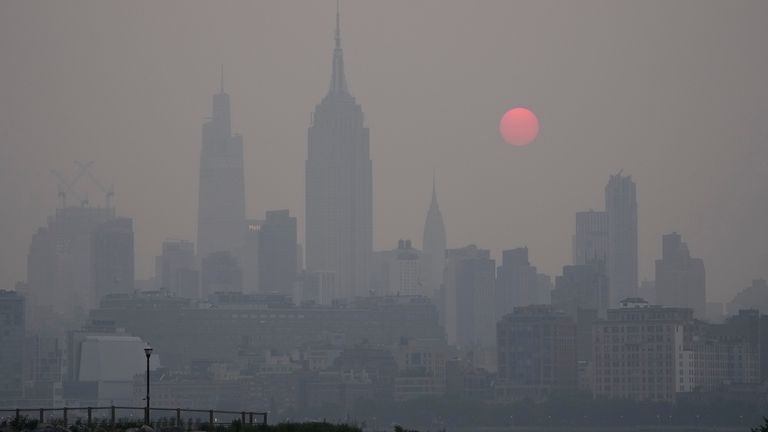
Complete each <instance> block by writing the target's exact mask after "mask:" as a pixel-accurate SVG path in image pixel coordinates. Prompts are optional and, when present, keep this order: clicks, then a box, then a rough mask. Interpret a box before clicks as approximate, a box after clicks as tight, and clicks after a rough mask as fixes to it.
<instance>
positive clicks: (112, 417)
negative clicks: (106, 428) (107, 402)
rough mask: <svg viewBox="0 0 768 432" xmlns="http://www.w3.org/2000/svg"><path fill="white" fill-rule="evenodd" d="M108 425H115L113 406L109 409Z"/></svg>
mask: <svg viewBox="0 0 768 432" xmlns="http://www.w3.org/2000/svg"><path fill="white" fill-rule="evenodd" d="M109 423H110V424H111V425H112V426H114V425H115V406H114V405H112V406H110V407H109Z"/></svg>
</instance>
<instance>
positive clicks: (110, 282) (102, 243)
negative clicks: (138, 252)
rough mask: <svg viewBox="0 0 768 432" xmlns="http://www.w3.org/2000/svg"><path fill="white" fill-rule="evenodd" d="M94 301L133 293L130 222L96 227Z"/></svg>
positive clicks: (122, 220) (131, 223) (93, 261)
mask: <svg viewBox="0 0 768 432" xmlns="http://www.w3.org/2000/svg"><path fill="white" fill-rule="evenodd" d="M91 238H92V245H91V249H92V260H91V262H92V265H93V267H92V268H93V288H94V298H95V300H96V301H99V300H100V299H101V298H102V297H104V296H105V295H108V294H130V293H132V292H133V281H134V278H135V272H134V250H133V220H132V219H129V218H115V219H112V220H109V221H107V222H104V223H103V224H101V225H99V226H98V227H96V230H95V231H94V232H93V235H92V237H91Z"/></svg>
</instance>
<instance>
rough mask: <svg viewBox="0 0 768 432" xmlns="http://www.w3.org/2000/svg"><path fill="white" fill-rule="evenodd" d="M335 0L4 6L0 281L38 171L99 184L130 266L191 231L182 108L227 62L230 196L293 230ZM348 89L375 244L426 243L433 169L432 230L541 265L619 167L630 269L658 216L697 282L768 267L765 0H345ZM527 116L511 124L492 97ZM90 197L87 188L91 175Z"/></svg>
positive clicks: (721, 289)
mask: <svg viewBox="0 0 768 432" xmlns="http://www.w3.org/2000/svg"><path fill="white" fill-rule="evenodd" d="M334 12H335V10H334V5H333V2H331V1H323V2H316V1H312V2H308V1H307V2H304V1H302V2H299V1H282V0H281V1H270V2H250V1H242V2H203V1H166V2H151V1H134V2H103V1H79V2H27V1H6V2H2V3H0V203H1V204H0V238H2V239H3V245H2V247H0V286H4V287H6V288H10V287H12V286H13V283H14V282H15V281H17V280H24V279H25V278H26V276H25V262H26V254H27V250H28V247H29V241H30V238H31V237H32V235H33V233H34V232H35V230H36V229H37V228H38V227H39V226H42V225H44V224H45V220H46V218H47V217H48V215H49V214H51V213H52V211H53V209H54V208H55V207H56V205H57V197H56V184H57V183H56V180H55V178H54V177H53V176H52V175H51V174H50V170H51V169H56V170H59V171H62V172H67V173H71V172H72V171H73V169H74V166H73V163H72V162H73V161H75V160H78V161H96V163H95V165H94V168H93V171H94V173H95V174H96V175H97V176H98V177H99V178H100V179H101V180H102V181H103V182H104V183H114V185H115V192H116V196H115V204H116V207H117V211H118V213H119V214H121V215H125V216H129V217H132V218H134V230H135V242H136V267H137V278H146V277H149V276H151V275H152V274H153V271H154V268H153V265H154V263H153V259H154V256H156V255H157V254H159V252H160V242H161V241H162V240H163V239H165V238H180V239H189V240H194V239H195V236H196V209H197V182H198V178H197V176H198V164H199V151H200V125H201V123H202V122H203V121H204V120H205V118H206V117H208V116H210V114H211V113H210V106H211V95H212V94H213V93H215V92H216V91H217V90H218V85H219V70H220V67H221V65H224V75H225V88H226V91H227V92H228V93H229V94H230V96H231V102H232V121H233V125H232V126H233V131H234V132H236V133H241V134H242V135H243V141H244V147H245V185H246V202H247V214H248V216H249V217H254V218H256V217H262V215H263V214H264V212H265V211H266V210H270V209H279V208H288V209H291V211H292V212H293V213H294V214H296V215H297V216H298V217H299V223H298V226H299V227H300V228H299V241H300V242H303V226H304V223H303V218H304V163H305V160H306V156H307V155H306V152H307V127H308V126H309V122H310V113H311V112H312V111H313V109H314V107H315V105H316V104H317V103H318V101H319V100H320V99H321V97H322V96H323V95H324V94H325V93H326V91H327V89H328V84H329V82H328V80H329V77H330V72H331V62H330V60H331V51H332V49H333V45H332V44H333V23H334ZM342 14H343V23H342V32H343V37H344V54H345V67H346V74H347V78H348V82H349V86H350V89H351V91H352V93H353V94H354V95H355V97H356V98H357V100H358V101H359V102H360V103H361V104H362V106H363V111H364V112H365V115H366V124H367V126H368V127H369V128H370V134H371V160H372V161H373V191H374V195H373V196H374V247H375V249H391V248H393V247H395V246H396V242H397V240H398V239H406V238H408V239H413V240H414V241H415V242H416V244H417V245H418V244H419V243H420V238H421V230H422V228H423V222H424V217H425V214H426V210H427V206H428V204H429V198H430V191H431V179H432V173H433V172H435V173H436V176H437V188H438V193H439V195H440V206H441V210H442V213H443V215H444V217H445V223H446V228H447V235H448V246H449V247H458V246H463V245H466V244H469V243H475V244H477V245H479V246H481V247H484V248H489V249H490V250H491V252H492V254H494V255H498V254H499V252H500V251H501V250H502V249H508V248H513V247H518V246H528V247H529V250H530V254H531V262H532V264H534V265H536V266H537V267H539V269H540V271H543V272H545V273H547V274H551V275H556V274H559V273H560V268H561V266H562V265H564V264H568V263H570V257H571V248H570V244H571V243H570V242H571V235H572V234H573V230H574V213H575V212H576V211H581V210H588V209H590V208H592V209H602V208H603V206H604V202H603V200H604V197H603V188H604V186H605V184H606V182H607V180H608V176H609V174H615V173H616V172H618V171H619V170H621V169H623V170H624V173H627V174H630V175H632V178H633V179H634V180H635V182H636V183H637V195H638V214H639V216H638V219H639V262H640V277H641V278H649V279H652V278H653V277H654V274H653V269H654V268H653V260H654V259H657V258H659V256H660V255H661V235H662V234H665V233H668V232H671V231H677V232H679V233H681V234H682V235H683V236H684V238H685V240H686V241H687V243H688V245H689V247H690V249H691V253H692V255H694V256H696V257H700V258H703V260H704V263H705V265H706V271H707V290H708V297H709V298H710V299H712V300H715V301H726V300H729V299H730V298H731V297H732V296H733V294H735V293H736V292H737V291H738V290H740V289H741V288H743V287H745V286H747V285H748V283H749V281H750V280H752V279H754V278H758V277H765V276H768V274H766V263H768V248H766V247H765V245H766V244H768V230H766V228H765V223H766V214H767V213H768V199H766V198H767V197H768V169H766V168H768V166H767V163H768V145H766V144H768V121H766V115H767V114H768V86H766V85H765V79H766V77H768V51H766V49H765V41H766V40H768V26H766V25H765V23H766V18H768V3H766V2H762V1H733V2H730V1H729V2H722V1H721V2H715V1H699V0H696V1H676V2H666V1H643V2H639V1H636V2H624V1H580V2H567V1H560V2H551V1H526V2H523V1H515V2H511V1H490V0H487V1H483V2H466V1H446V0H430V1H427V0H424V1H419V2H412V1H399V0H393V1H387V2H373V1H359V2H351V1H349V2H344V3H343V4H342ZM513 106H526V107H529V108H531V109H532V110H533V111H535V112H536V113H537V115H538V117H539V119H540V121H541V134H540V136H539V137H538V139H537V140H536V141H535V142H534V143H533V144H531V145H530V146H528V147H525V148H513V147H511V146H509V145H507V144H505V143H504V142H503V141H502V140H501V138H500V137H499V134H498V131H497V125H498V120H499V118H500V117H501V115H502V114H503V113H504V111H505V110H507V109H509V108H511V107H513ZM89 198H90V200H91V201H92V202H93V203H97V204H100V203H101V202H102V199H103V198H102V196H101V193H100V192H98V191H93V192H91V193H89Z"/></svg>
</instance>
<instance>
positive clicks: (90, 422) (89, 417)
mask: <svg viewBox="0 0 768 432" xmlns="http://www.w3.org/2000/svg"><path fill="white" fill-rule="evenodd" d="M92 409H93V408H91V407H88V428H90V427H91V425H92V424H93V421H92V420H93V415H92Z"/></svg>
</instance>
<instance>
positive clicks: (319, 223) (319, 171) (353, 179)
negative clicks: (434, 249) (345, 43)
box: [305, 11, 373, 299]
mask: <svg viewBox="0 0 768 432" xmlns="http://www.w3.org/2000/svg"><path fill="white" fill-rule="evenodd" d="M335 40H336V46H335V48H334V50H333V71H332V74H331V84H330V88H329V89H328V93H327V94H326V95H325V97H323V99H322V101H321V102H320V103H319V104H318V105H317V106H316V107H315V112H314V114H313V116H312V122H311V125H310V126H309V131H308V143H307V161H306V177H305V181H306V203H305V208H306V266H307V270H308V271H310V272H316V271H326V272H328V271H330V272H333V273H335V274H336V279H335V280H336V283H337V288H338V289H337V290H336V295H337V297H340V298H347V299H349V298H352V297H354V296H356V295H366V294H367V293H368V266H369V260H370V255H371V253H372V248H373V189H372V187H373V186H372V182H373V180H372V174H371V159H370V154H369V132H368V128H367V127H365V125H364V116H363V111H362V108H361V107H360V105H359V104H358V103H357V102H356V100H355V98H354V97H353V96H352V95H351V94H350V92H349V90H348V88H347V81H346V78H345V76H344V57H343V53H342V50H341V33H340V22H339V13H338V11H337V12H336V38H335Z"/></svg>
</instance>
